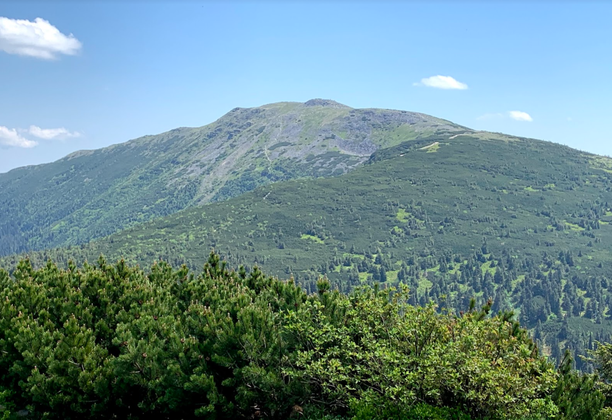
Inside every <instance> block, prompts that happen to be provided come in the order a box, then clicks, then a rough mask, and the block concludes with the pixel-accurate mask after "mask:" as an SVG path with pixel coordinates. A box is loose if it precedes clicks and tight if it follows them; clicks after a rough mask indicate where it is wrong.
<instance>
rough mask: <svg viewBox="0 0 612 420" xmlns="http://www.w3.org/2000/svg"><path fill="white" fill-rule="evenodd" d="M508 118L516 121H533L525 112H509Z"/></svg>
mask: <svg viewBox="0 0 612 420" xmlns="http://www.w3.org/2000/svg"><path fill="white" fill-rule="evenodd" d="M508 116H509V117H510V118H512V119H513V120H516V121H530V122H531V121H533V118H531V115H529V114H528V113H526V112H523V111H508Z"/></svg>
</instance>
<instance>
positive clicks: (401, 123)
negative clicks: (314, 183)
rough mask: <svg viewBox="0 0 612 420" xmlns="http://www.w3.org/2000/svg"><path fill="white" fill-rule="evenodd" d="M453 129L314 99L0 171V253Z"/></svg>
mask: <svg viewBox="0 0 612 420" xmlns="http://www.w3.org/2000/svg"><path fill="white" fill-rule="evenodd" d="M458 130H460V131H465V129H464V128H463V127H460V126H457V125H455V124H452V123H449V122H448V121H444V120H441V119H438V118H434V117H430V116H427V115H424V114H418V113H412V112H406V111H392V110H379V109H353V108H350V107H348V106H345V105H341V104H339V103H337V102H334V101H329V100H322V99H313V100H310V101H308V102H306V103H295V102H282V103H276V104H270V105H264V106H261V107H257V108H235V109H233V110H232V111H230V112H229V113H227V114H226V115H224V116H223V117H221V118H220V119H219V120H217V121H215V122H214V123H212V124H209V125H206V126H204V127H199V128H177V129H175V130H171V131H169V132H166V133H163V134H159V135H156V136H145V137H141V138H138V139H135V140H132V141H129V142H127V143H122V144H117V145H113V146H110V147H107V148H104V149H100V150H92V151H80V152H76V153H73V154H71V155H68V156H66V157H65V158H63V159H60V160H58V161H57V162H53V163H50V164H45V165H38V166H29V167H23V168H18V169H15V170H12V171H10V172H8V173H5V174H0V191H2V194H1V195H0V215H1V216H0V255H7V254H11V253H16V252H25V251H30V250H36V249H44V248H49V247H55V246H64V245H70V244H73V245H74V244H81V243H85V242H88V241H90V240H92V239H94V238H99V237H102V236H106V235H109V234H111V233H114V232H116V231H119V230H121V229H123V228H126V227H129V226H133V225H135V224H138V223H142V222H145V221H148V220H151V219H153V218H156V217H160V216H166V215H169V214H172V213H175V212H177V211H179V210H182V209H185V208H187V207H190V206H196V205H201V204H204V203H208V202H214V201H220V200H224V199H227V198H230V197H234V196H237V195H240V194H242V193H244V192H247V191H250V190H253V189H254V188H256V187H258V186H261V185H265V184H269V183H272V182H276V181H280V180H288V179H294V178H303V177H328V176H334V175H340V174H344V173H346V172H348V171H350V170H352V169H354V168H355V167H357V166H359V165H361V164H363V163H364V162H365V161H367V160H368V159H369V157H370V155H371V154H372V153H373V152H374V151H376V150H378V149H380V148H385V147H390V146H393V145H397V144H399V143H401V142H403V141H406V140H410V139H415V138H421V137H427V136H429V135H432V134H434V133H436V132H442V131H443V132H449V131H450V132H455V131H458Z"/></svg>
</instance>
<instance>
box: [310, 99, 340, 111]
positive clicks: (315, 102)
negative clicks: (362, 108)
mask: <svg viewBox="0 0 612 420" xmlns="http://www.w3.org/2000/svg"><path fill="white" fill-rule="evenodd" d="M304 105H305V106H325V107H328V108H347V109H350V106H346V105H344V104H341V103H339V102H336V101H332V100H331V99H321V98H315V99H311V100H309V101H306V102H304Z"/></svg>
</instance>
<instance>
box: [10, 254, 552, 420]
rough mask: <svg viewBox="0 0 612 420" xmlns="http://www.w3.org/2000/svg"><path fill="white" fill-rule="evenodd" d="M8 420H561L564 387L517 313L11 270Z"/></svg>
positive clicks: (188, 277)
mask: <svg viewBox="0 0 612 420" xmlns="http://www.w3.org/2000/svg"><path fill="white" fill-rule="evenodd" d="M0 273H2V274H0V280H1V282H0V288H1V290H0V353H1V354H2V358H0V405H2V407H1V410H3V413H4V415H5V416H6V417H10V416H11V415H12V414H11V413H21V414H22V415H24V416H25V417H27V418H32V419H42V418H45V419H55V418H57V419H108V418H122V419H145V418H150V419H174V418H183V419H188V418H209V419H239V418H244V419H247V418H251V419H254V418H270V419H285V418H296V417H301V416H302V415H304V417H305V418H310V419H313V418H327V419H332V418H333V416H342V417H344V418H347V417H349V418H350V417H353V418H355V419H362V418H365V417H364V416H371V417H370V418H380V419H382V418H398V419H400V418H401V419H432V420H434V419H435V420H438V419H439V420H451V419H453V420H469V419H470V417H469V416H468V415H470V416H471V418H474V419H475V418H489V419H511V418H512V419H514V418H521V417H540V418H552V417H553V416H554V415H555V414H556V413H557V410H558V408H557V405H555V404H554V403H553V399H552V398H553V391H554V389H555V386H556V384H557V378H558V374H557V373H556V371H555V370H554V368H553V366H552V365H551V364H550V363H548V362H547V361H546V360H545V359H544V358H543V357H542V356H541V355H540V354H539V353H538V350H537V347H536V346H535V344H534V343H533V342H532V341H531V340H530V339H529V338H528V336H527V335H526V333H525V331H524V330H522V329H521V328H520V327H518V325H517V324H516V323H515V322H513V321H512V320H511V314H502V315H499V316H494V317H491V316H488V315H487V314H488V313H489V311H490V305H486V306H485V307H484V308H483V309H482V310H480V311H475V310H470V311H469V312H467V313H465V314H463V315H461V316H457V315H453V314H452V313H445V312H444V313H438V312H436V311H435V308H434V307H433V306H431V305H430V306H428V307H426V308H420V307H413V306H411V305H408V304H407V302H406V298H407V294H406V291H405V290H399V291H394V290H392V289H389V290H379V291H377V290H375V289H374V290H373V289H369V288H364V289H359V290H357V291H355V292H354V293H352V294H350V295H344V294H341V293H339V292H338V291H334V290H332V289H331V288H330V283H329V282H328V281H326V280H321V281H319V283H318V285H319V289H318V292H317V293H314V294H310V295H308V294H306V293H305V292H304V291H303V290H302V289H301V288H300V287H298V286H297V285H296V284H295V283H294V282H293V281H280V280H278V279H275V278H271V277H268V276H266V275H264V274H263V273H262V272H261V271H259V269H256V268H255V269H253V270H251V271H250V273H248V274H247V273H246V272H245V271H244V270H242V269H241V270H240V271H239V272H237V273H236V272H233V271H229V270H228V269H227V267H226V264H225V262H222V261H220V259H219V257H218V256H217V255H214V254H212V255H211V256H210V257H209V259H208V262H207V263H206V264H205V265H204V268H203V270H202V273H201V274H200V275H197V276H196V275H194V274H192V273H191V272H190V271H189V270H188V269H187V268H186V267H181V268H179V269H177V270H175V269H172V268H171V267H170V266H169V265H168V264H166V263H157V264H155V265H154V266H153V267H152V268H151V271H150V273H149V274H145V273H144V272H142V271H141V270H139V269H138V268H134V267H130V266H129V265H127V264H126V263H125V262H124V261H119V262H118V263H116V264H113V265H111V264H108V263H107V262H106V261H104V260H103V259H100V260H99V261H98V262H97V263H96V264H95V265H88V264H86V265H84V267H83V268H82V269H78V268H76V266H75V265H74V264H70V265H69V267H68V268H67V269H66V270H60V269H58V268H57V267H56V266H55V265H54V264H51V263H48V264H47V265H45V266H44V267H43V268H41V269H38V270H36V269H34V268H33V267H32V266H31V264H30V262H29V261H27V260H24V261H22V262H20V263H19V265H18V267H17V268H16V270H15V271H14V272H13V274H12V278H8V276H7V275H6V273H4V272H1V271H0Z"/></svg>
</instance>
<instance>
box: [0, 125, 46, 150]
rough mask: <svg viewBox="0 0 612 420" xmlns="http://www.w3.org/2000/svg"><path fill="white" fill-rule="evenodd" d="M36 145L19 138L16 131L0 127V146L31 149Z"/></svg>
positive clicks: (33, 142)
mask: <svg viewBox="0 0 612 420" xmlns="http://www.w3.org/2000/svg"><path fill="white" fill-rule="evenodd" d="M37 144H38V143H37V142H35V141H33V140H28V139H26V138H25V137H23V136H21V135H20V134H19V133H18V132H17V130H15V129H14V128H13V129H10V128H8V127H4V126H2V125H0V145H3V146H9V147H21V148H24V149H31V148H32V147H34V146H36V145H37Z"/></svg>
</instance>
